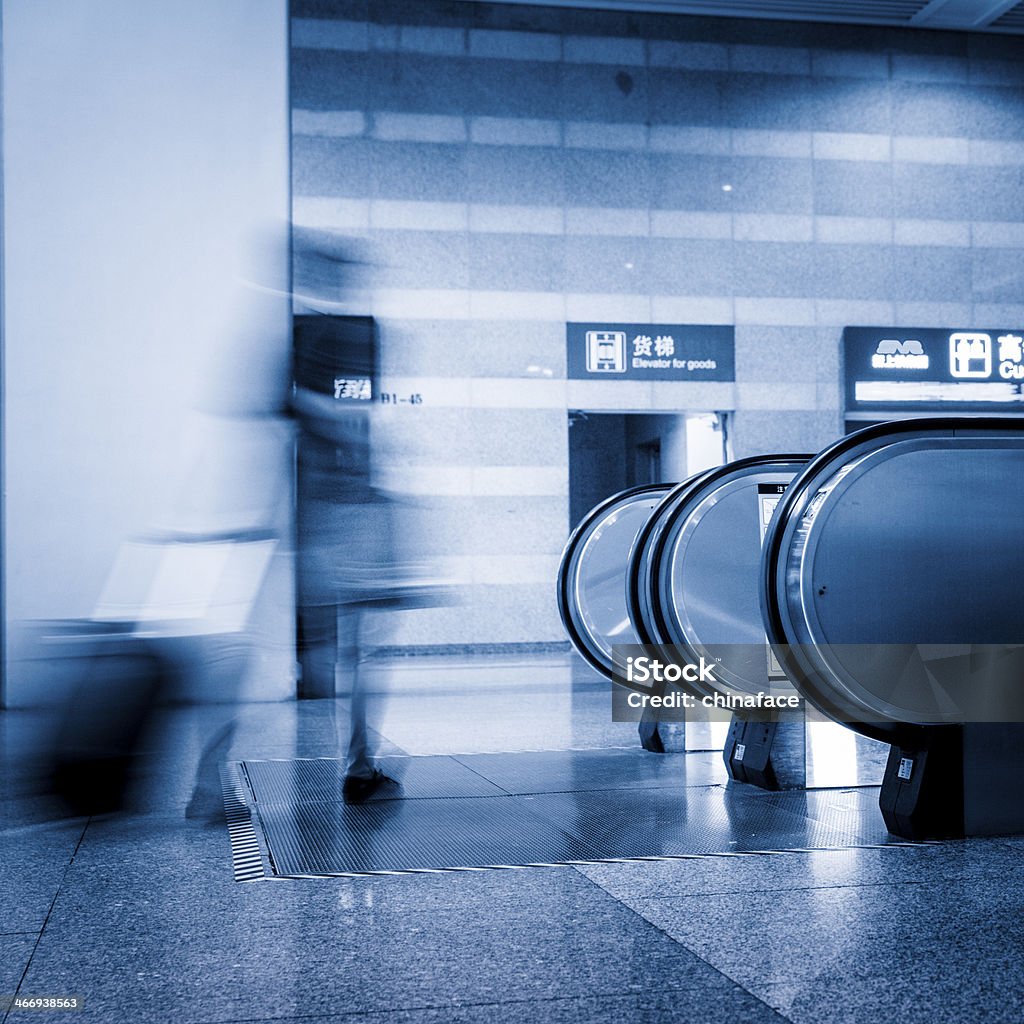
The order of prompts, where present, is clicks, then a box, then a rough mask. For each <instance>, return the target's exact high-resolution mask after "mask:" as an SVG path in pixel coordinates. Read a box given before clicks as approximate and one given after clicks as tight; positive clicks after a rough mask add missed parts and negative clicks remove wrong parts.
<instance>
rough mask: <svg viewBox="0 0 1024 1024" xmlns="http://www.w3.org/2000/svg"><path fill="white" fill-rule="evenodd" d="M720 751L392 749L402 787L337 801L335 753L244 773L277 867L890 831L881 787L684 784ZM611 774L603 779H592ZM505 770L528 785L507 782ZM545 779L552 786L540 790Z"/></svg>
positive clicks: (486, 861) (523, 859)
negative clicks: (448, 753)
mask: <svg viewBox="0 0 1024 1024" xmlns="http://www.w3.org/2000/svg"><path fill="white" fill-rule="evenodd" d="M716 757H717V755H710V757H709V756H707V755H693V754H689V755H676V756H673V755H661V756H652V755H650V754H645V753H643V752H640V751H617V750H609V751H548V752H544V753H542V754H539V753H536V752H531V753H519V754H486V755H485V754H480V755H476V754H474V755H460V756H459V757H458V758H451V757H422V758H417V757H412V758H385V759H384V760H383V761H382V766H383V767H384V768H385V770H392V771H394V770H396V768H397V767H399V766H404V767H405V769H406V771H405V774H404V779H403V787H402V789H401V790H399V791H397V792H396V791H394V790H391V791H390V797H389V798H384V799H376V800H372V801H370V802H368V803H366V804H363V805H360V806H348V805H346V804H344V803H342V802H341V801H340V799H339V793H340V782H341V774H340V770H339V766H338V762H336V761H333V760H328V759H317V760H300V761H253V762H245V764H244V773H243V774H244V777H245V779H246V780H247V783H248V799H249V805H250V807H251V808H252V809H253V811H254V817H255V823H256V825H257V826H258V830H259V832H260V833H261V835H262V837H263V838H264V840H265V846H266V849H267V852H268V862H269V864H270V874H269V875H268V876H267V877H278V878H296V877H309V876H333V875H350V874H367V873H394V872H408V871H443V870H471V869H479V868H492V867H522V866H533V865H556V864H566V863H573V862H577V863H578V862H595V861H605V860H621V859H637V858H655V859H658V858H669V859H671V858H677V857H695V856H722V855H732V854H742V853H761V852H782V851H793V850H812V849H814V850H817V849H836V848H841V849H848V848H851V847H856V846H865V845H876V844H882V845H888V844H890V843H892V842H893V841H892V840H890V839H889V837H888V836H887V834H886V832H885V828H884V825H883V824H882V819H881V815H880V813H879V811H878V808H877V805H876V801H877V790H876V789H862V790H856V791H849V792H847V791H821V792H816V793H805V792H791V793H765V792H763V791H761V790H756V789H753V788H748V787H744V786H729V787H726V786H722V785H706V784H705V785H703V786H700V785H695V784H693V782H692V781H690V782H689V785H687V782H688V781H689V780H690V779H691V776H697V777H701V778H705V777H709V775H708V773H710V772H711V769H712V767H713V764H712V760H713V759H714V758H716ZM392 762H394V764H392ZM691 762H692V764H691ZM399 763H401V765H400V764H399ZM692 768H695V769H696V770H695V771H692V770H691V769H692ZM602 780H603V781H604V782H605V783H606V784H607V786H606V788H604V789H601V788H596V787H597V784H598V783H600V782H601V781H602ZM499 783H500V785H501V786H503V787H511V788H513V789H518V792H517V793H515V794H514V795H505V793H504V791H503V789H501V788H498V787H499ZM545 784H546V785H547V791H544V790H543V789H542V788H536V789H535V791H534V792H532V793H531V792H530V789H531V787H542V786H544V785H545ZM616 786H618V788H616ZM556 787H560V789H556ZM474 794H475V795H474ZM900 845H906V844H900ZM248 877H252V875H249V876H248Z"/></svg>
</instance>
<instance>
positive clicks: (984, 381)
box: [843, 327, 1024, 413]
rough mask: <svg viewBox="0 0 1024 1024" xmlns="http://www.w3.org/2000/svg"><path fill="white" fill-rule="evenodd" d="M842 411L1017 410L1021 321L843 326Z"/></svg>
mask: <svg viewBox="0 0 1024 1024" xmlns="http://www.w3.org/2000/svg"><path fill="white" fill-rule="evenodd" d="M843 370H844V373H845V377H846V385H845V393H846V411H847V412H851V411H854V410H858V411H879V410H883V409H890V408H901V409H906V410H907V411H908V412H909V411H911V410H919V411H921V412H952V411H961V412H1006V411H1013V412H1022V413H1024V388H1022V384H1024V328H1017V329H1012V330H988V329H985V330H978V329H960V328H957V329H949V330H947V329H944V328H943V329H940V328H934V327H847V328H845V329H844V331H843Z"/></svg>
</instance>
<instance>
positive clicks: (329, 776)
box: [245, 756, 505, 806]
mask: <svg viewBox="0 0 1024 1024" xmlns="http://www.w3.org/2000/svg"><path fill="white" fill-rule="evenodd" d="M377 764H378V766H379V767H380V769H381V771H383V772H384V774H385V775H389V776H391V778H393V779H398V780H399V781H400V782H401V789H400V790H397V791H396V790H393V789H392V788H391V787H388V788H387V789H385V790H382V791H381V794H380V795H381V796H382V797H384V798H387V797H392V798H394V797H396V796H400V797H401V798H402V799H404V800H421V799H429V798H431V797H481V796H504V795H505V792H504V790H502V789H501V788H500V787H499V786H497V785H495V784H494V783H493V782H488V781H487V779H485V778H481V776H480V775H478V774H477V773H476V772H474V771H473V770H472V769H470V768H468V767H466V766H465V765H463V764H460V763H459V762H458V761H457V760H455V759H454V758H451V757H445V756H438V757H382V758H379V759H378V761H377ZM245 768H246V772H247V773H248V776H249V784H250V786H251V787H252V792H253V795H254V797H255V799H256V802H257V803H258V804H259V805H261V806H262V805H264V804H296V803H311V802H312V803H332V802H338V801H340V800H341V786H342V782H343V779H344V768H343V766H342V764H341V762H340V761H338V760H336V759H334V758H326V757H322V758H306V759H299V760H295V761H246V762H245Z"/></svg>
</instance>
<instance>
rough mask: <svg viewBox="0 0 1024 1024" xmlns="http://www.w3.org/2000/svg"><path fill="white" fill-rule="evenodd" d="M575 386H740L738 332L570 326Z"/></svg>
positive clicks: (672, 327)
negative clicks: (603, 382)
mask: <svg viewBox="0 0 1024 1024" xmlns="http://www.w3.org/2000/svg"><path fill="white" fill-rule="evenodd" d="M566 356H567V364H568V375H569V378H570V379H571V380H685V381H731V380H735V331H734V329H733V328H732V327H729V326H722V325H718V324H713V325H700V324H675V325H667V324H582V323H570V324H566Z"/></svg>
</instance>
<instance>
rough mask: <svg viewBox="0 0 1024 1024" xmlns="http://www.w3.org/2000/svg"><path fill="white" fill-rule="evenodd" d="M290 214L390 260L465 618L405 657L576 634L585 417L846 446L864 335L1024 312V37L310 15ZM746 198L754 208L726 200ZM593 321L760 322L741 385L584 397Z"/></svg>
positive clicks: (467, 13) (431, 492)
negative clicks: (844, 358) (580, 376)
mask: <svg viewBox="0 0 1024 1024" xmlns="http://www.w3.org/2000/svg"><path fill="white" fill-rule="evenodd" d="M292 14H293V20H292V111H293V114H292V116H293V121H292V130H293V202H294V206H293V216H294V220H295V221H296V223H298V224H304V225H312V226H317V227H322V228H334V229H337V230H339V231H341V232H344V233H348V234H354V235H359V236H363V237H365V238H366V239H368V244H369V247H370V251H371V252H372V254H373V258H374V260H375V261H376V262H377V264H378V267H377V270H376V272H375V277H374V291H373V298H372V304H373V311H374V312H375V314H376V315H377V316H378V318H379V320H380V322H381V326H382V338H383V346H384V369H385V382H384V384H385V387H386V388H387V389H388V390H391V391H395V392H396V393H405V392H406V391H408V392H413V391H415V392H418V393H421V394H422V395H423V403H422V404H421V405H418V406H401V405H400V406H399V407H397V408H395V409H391V410H387V416H386V417H385V418H384V422H383V424H382V426H381V431H380V435H379V436H381V438H382V440H383V441H385V442H386V443H385V445H384V451H385V452H386V454H387V455H388V456H389V460H390V463H391V465H392V467H393V469H394V470H395V471H396V473H397V476H398V477H399V483H400V486H402V487H403V488H404V489H405V490H407V491H413V492H415V493H416V494H417V495H418V499H417V500H418V501H419V502H421V504H422V506H423V507H424V508H425V509H427V510H428V512H429V515H427V516H426V518H425V519H423V520H422V522H423V523H424V524H428V525H429V527H430V528H429V530H427V531H425V537H424V544H425V545H426V549H427V550H429V551H431V552H432V554H433V555H434V556H436V558H437V560H438V561H437V565H438V567H439V568H440V569H441V571H442V572H453V573H459V574H461V575H463V576H464V577H465V578H467V580H468V581H469V583H468V585H467V586H466V588H465V590H464V594H463V596H464V603H463V604H461V605H460V606H458V607H454V608H436V609H431V610H428V611H422V612H417V613H407V614H405V615H404V616H403V621H402V624H401V627H400V629H399V630H398V633H397V634H396V636H395V638H394V640H395V642H396V643H402V644H416V645H419V644H428V645H429V644H452V643H480V644H485V643H523V642H543V641H553V640H559V639H561V638H562V636H563V634H562V631H561V627H560V625H559V624H558V621H557V616H556V612H555V607H554V598H553V577H554V572H555V567H556V565H557V561H558V556H559V553H560V550H561V547H562V544H563V542H564V540H565V534H566V529H567V525H568V516H567V502H568V498H567V467H566V460H567V454H566V453H567V444H566V410H567V409H571V408H585V409H607V410H613V409H621V410H634V411H642V410H652V411H654V410H662V411H668V410H677V409H691V410H723V409H725V410H735V416H734V428H733V434H732V438H733V443H734V447H735V454H736V455H738V456H740V455H747V454H753V453H756V452H762V451H773V450H775V451H780V450H787V451H793V450H797V451H799V450H811V451H813V450H817V449H819V448H821V447H822V446H823V445H825V444H826V443H828V442H829V441H830V440H832V439H833V438H835V437H836V436H837V434H838V433H839V431H840V429H841V424H840V419H841V415H840V408H839V401H840V400H839V383H838V374H839V365H838V363H839V360H838V343H839V336H840V332H841V328H842V327H843V326H844V325H846V324H901V325H913V326H946V325H966V324H989V325H1006V326H1011V325H1013V326H1019V325H1020V323H1021V322H1022V321H1024V296H1022V290H1021V269H1020V268H1021V256H1022V253H1024V188H1022V185H1024V44H1022V42H1021V41H1019V40H1016V39H1013V38H1009V37H998V36H982V35H974V36H967V35H962V34H954V33H934V32H914V33H910V32H899V31H895V30H885V29H877V28H866V27H843V26H836V25H827V26H825V25H807V24H797V23H772V22H763V21H752V20H739V19H736V20H710V19H698V18H680V17H671V16H659V15H646V16H640V15H624V14H617V13H612V12H594V11H579V10H575V11H572V10H563V9H545V8H528V7H522V6H518V5H509V6H502V5H500V4H493V5H492V4H476V3H457V2H439V0H437V2H435V0H417V2H415V3H413V2H406V3H399V2H393V0H369V2H367V0H293V4H292ZM726 186H728V188H727V187H726ZM567 320H586V321H602V320H607V321H627V322H629V321H635V322H654V323H657V322H668V323H724V324H734V325H735V326H736V384H735V385H731V384H714V385H710V384H705V385H695V384H686V383H664V384H657V385H651V384H642V383H627V382H614V383H605V382H601V383H594V382H574V381H566V380H565V333H564V324H565V322H566V321H567Z"/></svg>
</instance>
